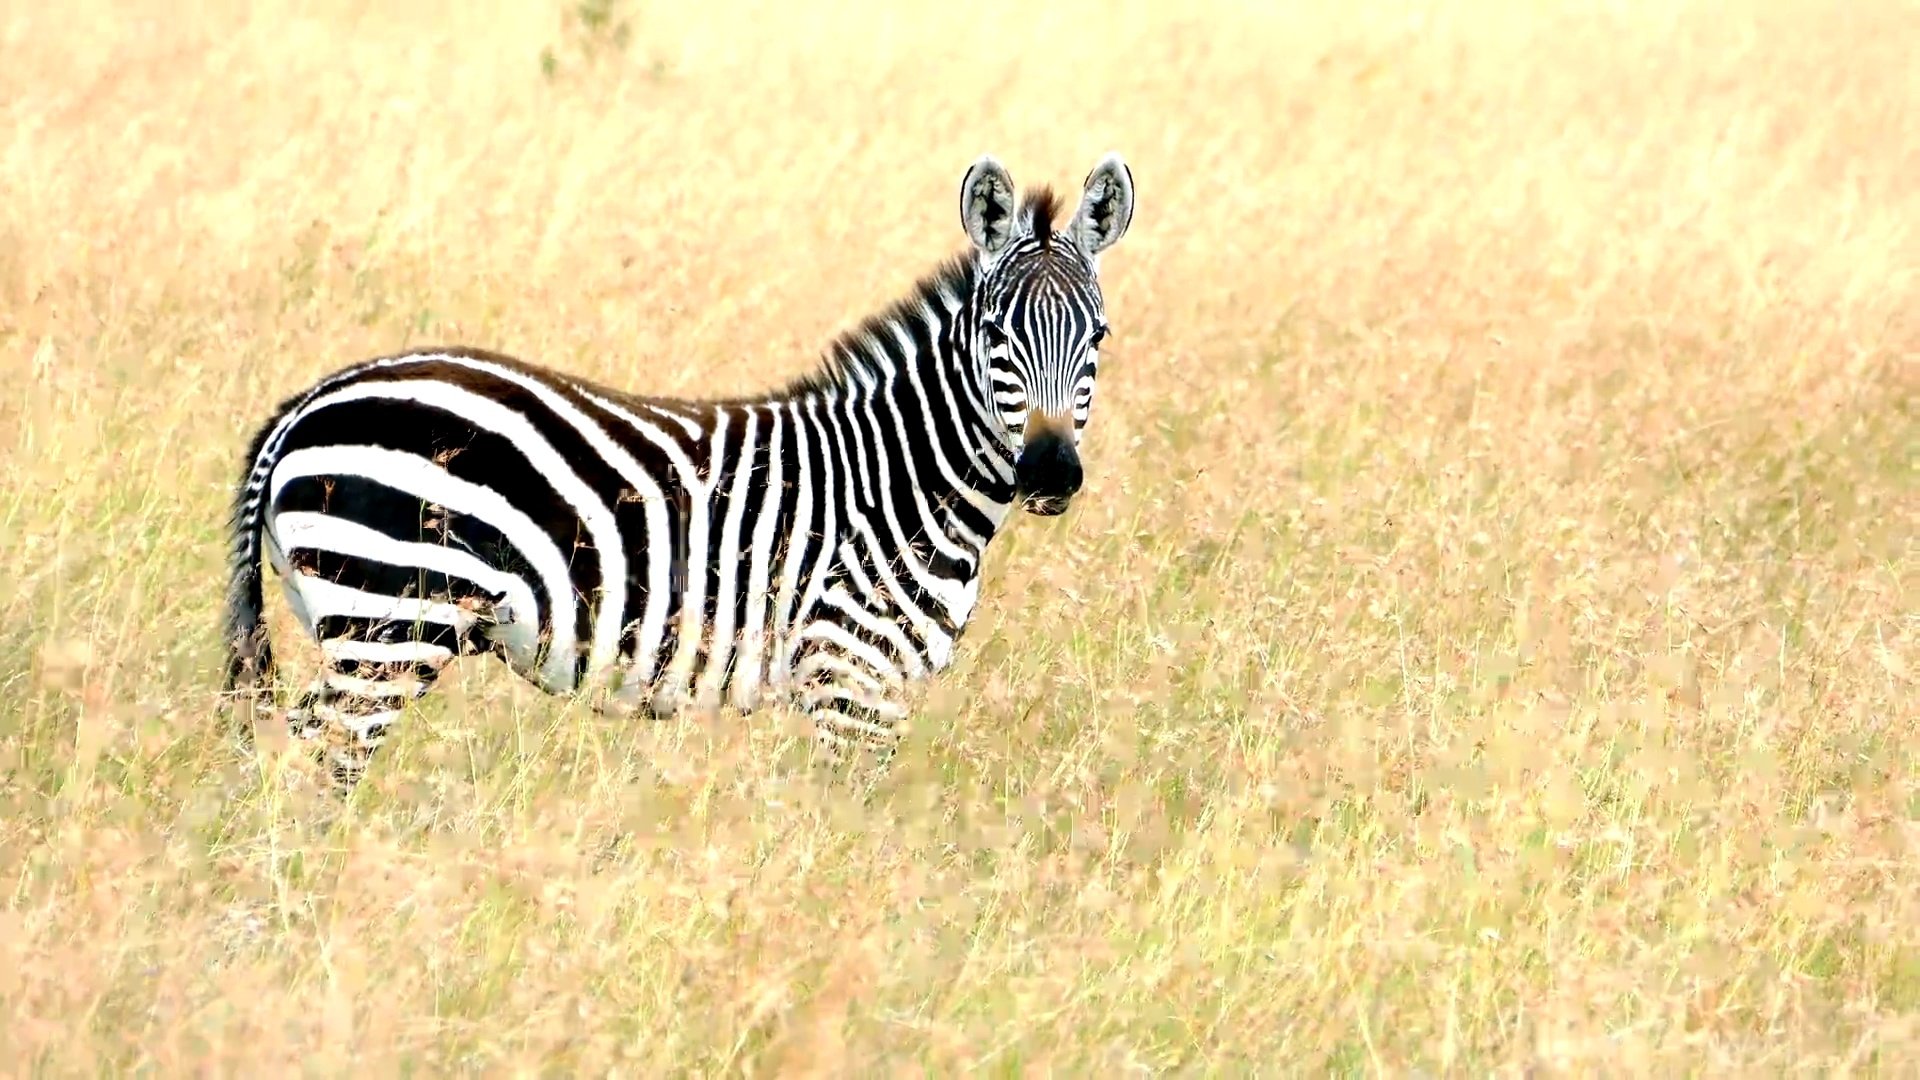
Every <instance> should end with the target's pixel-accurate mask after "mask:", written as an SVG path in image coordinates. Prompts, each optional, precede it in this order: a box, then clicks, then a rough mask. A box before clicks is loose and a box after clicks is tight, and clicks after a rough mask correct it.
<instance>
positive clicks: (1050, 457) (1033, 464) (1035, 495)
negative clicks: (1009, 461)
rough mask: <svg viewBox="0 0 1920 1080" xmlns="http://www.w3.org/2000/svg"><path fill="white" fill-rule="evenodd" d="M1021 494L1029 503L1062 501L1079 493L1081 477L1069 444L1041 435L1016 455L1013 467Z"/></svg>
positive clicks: (1056, 436) (1063, 439)
mask: <svg viewBox="0 0 1920 1080" xmlns="http://www.w3.org/2000/svg"><path fill="white" fill-rule="evenodd" d="M1014 473H1015V479H1016V480H1017V481H1018V482H1019V485H1020V491H1021V494H1023V495H1026V496H1027V497H1028V498H1030V499H1043V500H1062V501H1063V500H1065V499H1068V498H1070V497H1072V495H1073V494H1074V492H1077V491H1079V490H1080V484H1081V482H1082V481H1083V480H1084V479H1085V474H1084V473H1083V471H1082V470H1081V468H1080V453H1079V451H1077V450H1075V449H1074V446H1073V440H1072V439H1070V438H1067V437H1065V436H1062V435H1059V434H1056V433H1055V432H1052V431H1043V432H1041V433H1040V434H1038V435H1036V436H1035V437H1034V439H1033V440H1032V441H1031V442H1029V443H1027V445H1026V446H1025V447H1023V448H1022V449H1021V451H1020V459H1019V461H1017V462H1016V463H1015V465H1014Z"/></svg>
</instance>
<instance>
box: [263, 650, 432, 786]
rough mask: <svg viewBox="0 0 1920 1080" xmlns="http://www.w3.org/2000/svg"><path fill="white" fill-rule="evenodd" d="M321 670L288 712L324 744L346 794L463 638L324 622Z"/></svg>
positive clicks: (305, 734) (308, 736) (300, 730)
mask: <svg viewBox="0 0 1920 1080" xmlns="http://www.w3.org/2000/svg"><path fill="white" fill-rule="evenodd" d="M324 622H325V623H328V624H333V625H325V626H323V630H324V631H326V632H325V633H324V635H323V636H322V638H321V643H320V650H321V656H322V664H321V669H320V673H319V675H318V676H316V677H315V679H314V680H313V682H312V683H311V684H309V685H308V687H307V689H306V691H305V693H303V694H302V695H301V696H300V699H299V700H298V701H296V702H295V703H294V704H293V706H292V707H291V708H289V709H288V710H287V728H288V730H289V731H290V732H291V733H292V734H293V735H294V736H296V737H298V738H301V739H305V740H309V741H311V742H313V743H316V744H319V745H320V746H321V748H322V749H321V753H322V755H323V761H324V764H325V765H326V766H327V767H328V769H329V771H330V772H331V774H332V777H333V781H334V784H335V785H336V787H337V788H338V789H339V790H340V791H341V792H342V793H345V792H347V791H350V790H352V788H353V787H354V786H355V785H356V784H358V783H359V782H360V778H361V777H362V776H363V775H365V773H366V770H367V764H368V762H369V761H371V760H372V758H373V755H374V752H375V751H377V750H378V749H379V748H380V745H381V744H382V743H383V742H385V741H386V737H387V735H388V733H389V732H390V731H391V730H392V727H393V725H394V723H395V722H396V721H397V720H399V718H400V713H401V710H402V709H404V708H405V707H406V705H407V703H408V702H410V701H414V700H417V699H419V698H420V697H422V696H424V695H425V694H426V693H427V691H428V690H430V689H432V687H433V683H434V680H435V679H437V678H439V676H440V673H441V672H442V671H443V670H444V669H445V668H446V666H447V663H448V662H449V661H451V660H452V659H453V658H454V657H455V656H457V655H459V653H460V652H461V651H462V644H463V638H462V635H460V634H459V632H458V631H457V630H456V629H455V628H454V627H451V626H447V625H443V624H437V623H421V624H414V623H396V622H372V621H370V620H366V619H349V618H333V619H328V620H324Z"/></svg>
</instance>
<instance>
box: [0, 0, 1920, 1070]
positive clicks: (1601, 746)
mask: <svg viewBox="0 0 1920 1080" xmlns="http://www.w3.org/2000/svg"><path fill="white" fill-rule="evenodd" d="M583 16H584V17H583ZM1917 41H1920V9H1916V8H1914V7H1913V6H1912V5H1911V4H1905V3H1896V2H1892V0H1862V2H1859V3H1853V4H1846V5H1839V4H1817V3H1811V2H1807V3H1801V2H1795V0H1778V2H1752V3H1729V4H1713V5H1704V4H1703V5H1696V6H1692V7H1687V6H1678V5H1661V4H1652V3H1647V4H1635V3H1619V4H1571V3H1569V4H1558V5H1545V4H1542V5H1528V4H1520V3H1496V2H1493V0H1477V2H1476V0H1463V2H1460V3H1444V4H1443V3H1422V4H1399V5H1391V4H1384V3H1371V2H1361V3H1349V4H1342V5H1289V6H1286V8H1285V9H1284V10H1283V9H1282V7H1281V6H1280V5H1236V4H1228V3H1215V2H1212V0H1201V2H1199V3H1196V4H1193V5H1189V6H1187V7H1186V8H1185V9H1184V10H1183V11H1180V12H1176V10H1175V9H1174V8H1173V7H1172V6H1162V5H1148V4H1135V3H1127V4H1117V5H1093V4H1077V3H1076V4H1060V5H1049V6H1048V7H1047V8H1046V9H1045V10H1044V11H1037V12H1036V11H1029V10H1028V9H1027V8H1026V7H1025V6H1024V5H1014V4H1003V3H998V2H993V0H988V2H982V3H967V4H953V5H923V6H919V7H915V8H901V7H896V6H894V5H883V4H867V5H851V6H847V7H845V8H836V9H832V10H829V9H826V8H819V9H811V10H804V11H803V10H791V9H788V8H782V7H774V6H755V5H744V4H737V3H734V2H732V0H711V2H705V3H701V4H689V5H665V4H662V5H637V4H621V3H612V4H606V3H589V4H586V5H561V4H553V3H513V4H502V5H497V6H495V7H493V8H490V9H489V10H487V11H485V12H484V13H482V12H480V11H478V10H476V9H471V8H470V7H469V6H467V5H460V4H451V3H415V4H411V5H407V6H406V7H404V8H402V9H392V8H391V7H390V6H389V5H377V4H362V3H353V2H335V3H308V4H291V3H287V2H284V0H269V2H267V3H262V4H254V5H245V4H238V3H206V4H200V5H195V6H193V7H192V8H191V9H176V8H175V7H173V6H172V5H163V4H158V3H150V2H144V0H143V2H127V3H114V4H107V3H101V2H98V0H80V2H79V3H78V4H72V5H64V6H62V5H26V4H14V5H10V6H8V7H6V8H5V9H4V10H0V56H4V62H0V364H3V365H4V367H3V368H0V383H3V384H4V387H5V389H4V393H3V394H0V448H4V450H3V451H0V452H3V453H4V457H3V458H0V1017H4V1020H3V1021H0V1062H4V1063H5V1064H4V1068H5V1071H7V1072H9V1073H17V1074H26V1073H44V1074H48V1075H97V1074H101V1073H121V1072H128V1071H136V1070H138V1071H144V1072H151V1073H159V1074H180V1073H194V1074H262V1073H272V1072H277V1071H281V1070H286V1069H291V1068H298V1069H302V1070H305V1071H307V1072H309V1073H312V1074H319V1075H331V1074H338V1073H344V1072H347V1071H349V1070H370V1071H371V1072H373V1073H374V1074H391V1073H396V1072H402V1071H423V1072H427V1073H440V1072H446V1071H456V1072H479V1073H498V1072H520V1071H540V1072H552V1073H576V1072H585V1073H604V1072H609V1071H611V1072H619V1073H622V1074H627V1075H633V1074H640V1075H650V1074H660V1073H669V1072H681V1071H695V1072H699V1073H709V1072H724V1073H737V1072H744V1073H753V1074H765V1073H793V1072H801V1073H805V1072H818V1073H828V1074H845V1073H860V1074H865V1073H872V1072H880V1073H885V1074H894V1073H903V1072H907V1071H914V1072H924V1071H929V1070H930V1071H936V1072H941V1073H950V1072H955V1071H959V1070H962V1069H984V1070H986V1071H988V1072H990V1073H993V1074H1014V1073H1019V1074H1025V1073H1029V1072H1039V1073H1045V1072H1059V1073H1098V1074H1109V1075H1111V1074H1115V1073H1119V1072H1122V1071H1138V1070H1149V1071H1178V1072H1183V1073H1193V1072H1201V1073H1230V1074H1232V1073H1246V1072H1250V1071H1252V1072H1263V1073H1310V1074H1319V1073H1324V1072H1327V1071H1336V1072H1342V1073H1348V1072H1358V1073H1366V1074H1372V1073H1388V1074H1393V1073H1405V1072H1408V1071H1413V1070H1420V1071H1424V1072H1426V1073H1435V1072H1442V1071H1444V1072H1448V1073H1454V1072H1465V1073H1485V1072H1489V1071H1498V1072H1502V1073H1507V1072H1517V1071H1522V1070H1540V1071H1548V1072H1553V1073H1563V1072H1576V1073H1591V1072H1606V1073H1611V1074H1620V1073H1633V1074H1644V1073H1656V1074H1670V1073H1683V1072H1684V1073H1697V1072H1710V1073H1721V1074H1724V1073H1729V1072H1731V1073H1740V1074H1752V1073H1765V1074H1772V1073H1778V1072H1781V1071H1786V1070H1795V1069H1802V1068H1812V1069H1817V1070H1820V1071H1822V1072H1832V1071H1856V1072H1863V1073H1872V1074H1883V1075H1901V1074H1905V1075H1913V1074H1914V1072H1915V1069H1916V1066H1915V1062H1916V1061H1920V706H1916V704H1915V692H1916V686H1915V678H1916V669H1917V668H1920V649H1917V648H1916V633H1917V632H1920V622H1916V614H1915V612H1916V609H1917V608H1920V605H1916V597H1915V591H1916V589H1915V586H1916V582H1915V574H1914V570H1915V524H1916V516H1917V515H1916V508H1917V505H1920V504H1917V502H1916V495H1915V484H1914V479H1915V476H1914V469H1915V464H1916V458H1915V452H1916V446H1917V445H1920V425H1917V424H1916V416H1915V412H1916V408H1915V401H1916V389H1920V379H1916V368H1915V361H1916V359H1920V277H1917V276H1916V270H1917V269H1920V182H1916V178H1920V110H1916V108H1915V104H1916V102H1920V78H1917V77H1916V74H1915V72H1916V70H1917V69H1916V68H1915V66H1914V64H1913V54H1914V50H1915V43H1916V42H1917ZM1109 149H1114V150H1119V151H1120V152H1121V153H1123V154H1124V155H1125V156H1126V158H1127V161H1128V162H1129V164H1130V165H1131V167H1132V171H1133V177H1134V181H1135V184H1136V185H1137V192H1138V200H1139V201H1138V212H1137V214H1136V216H1135V218H1134V221H1133V224H1132V229H1131V231H1130V232H1129V233H1128V235H1127V237H1126V239H1125V240H1123V241H1122V242H1121V243H1120V244H1119V245H1118V246H1117V247H1116V248H1115V249H1114V250H1113V251H1111V252H1110V253H1108V254H1107V255H1106V256H1105V257H1104V258H1103V261H1102V271H1103V279H1104V287H1105V292H1106V303H1107V310H1108V314H1109V317H1110V319H1111V322H1112V325H1113V337H1112V339H1111V341H1110V342H1109V343H1108V345H1107V347H1106V348H1105V349H1104V350H1103V358H1104V362H1103V364H1102V366H1101V376H1102V378H1101V381H1100V392H1099V396H1098V397H1097V398H1096V401H1095V405H1094V415H1093V424H1092V426H1091V428H1090V429H1089V433H1088V436H1087V440H1086V442H1085V444H1084V445H1083V447H1082V450H1083V455H1084V459H1085V462H1086V466H1087V470H1088V486H1087V489H1086V490H1085V491H1083V492H1082V493H1081V496H1080V497H1079V499H1078V500H1077V501H1076V503H1075V505H1074V508H1073V510H1072V511H1071V512H1070V513H1069V514H1068V515H1066V516H1065V517H1063V518H1060V519H1054V520H1043V519H1039V518H1031V517H1028V518H1020V519H1017V520H1015V521H1014V522H1013V525H1012V528H1011V529H1010V531H1009V532H1008V533H1007V534H1006V535H1005V536H1004V538H1003V539H1002V540H1000V541H997V542H996V545H995V547H994V548H993V549H992V551H991V557H990V559H989V569H988V575H987V579H986V582H985V584H984V587H983V591H982V607H981V612H980V614H979V616H978V618H977V620H976V622H975V623H974V624H973V625H972V627H971V628H970V629H969V631H968V633H967V635H966V637H965V638H964V639H963V641H962V645H961V649H960V652H959V659H958V661H957V663H956V665H955V666H954V667H953V668H952V669H951V670H950V671H948V672H947V673H946V674H945V675H944V676H943V677H942V678H940V680H939V681H938V682H937V683H936V684H935V685H934V686H933V687H932V688H931V689H930V691H929V692H928V694H927V697H926V700H925V704H924V706H923V708H922V710H921V712H920V714H919V716H918V718H917V720H916V722H915V724H914V726H913V729H912V731H911V734H910V737H909V740H908V742H907V744H906V746H905V748H904V749H903V751H902V753H901V754H900V756H899V757H898V759H897V760H896V763H895V766H894V768H893V769H892V770H891V771H890V772H888V773H887V774H886V775H884V776H882V777H878V778H869V779H866V780H863V781H860V782H859V783H853V782H840V783H835V782H832V781H829V780H827V779H825V778H823V777H821V776H820V775H818V774H817V773H815V772H813V771H810V770H809V769H808V768H807V767H806V763H805V757H806V755H805V750H806V744H805V740H804V739H803V738H802V736H801V734H800V732H801V729H800V728H799V727H798V726H797V723H796V721H797V717H796V716H795V715H790V714H782V713H777V712H765V711H763V712H759V713H756V714H754V715H753V716H751V717H746V718H742V717H738V716H733V715H730V714H729V715H721V716H718V717H688V718H687V719H684V720H676V721H668V722H644V723H643V722H637V721H617V720H614V719H611V718H608V717H603V716H600V715H598V714H596V713H594V712H592V711H591V710H590V709H588V708H586V707H585V706H584V705H581V704H574V703H569V702H567V701H564V700H560V699H554V698H548V697H545V696H543V695H541V694H539V693H538V692H536V691H534V690H532V689H531V688H529V687H527V686H525V685H524V684H521V683H519V682H518V681H517V680H515V679H514V678H513V677H512V676H511V674H510V673H509V672H508V671H507V670H506V669H505V667H504V666H502V665H500V664H498V663H492V662H485V663H482V662H477V661H473V662H468V663H465V664H463V665H461V666H460V667H458V668H457V669H456V670H455V673H454V674H452V675H450V676H449V677H448V678H446V679H444V680H442V683H441V686H442V687H443V688H444V689H443V690H441V691H438V692H436V694H435V695H434V696H432V697H429V698H427V699H425V700H424V701H423V702H421V703H420V704H419V705H418V706H417V707H416V708H415V709H413V710H412V711H411V712H410V714H409V719H408V722H407V724H406V725H405V726H404V727H403V728H402V733H401V734H400V735H398V736H397V737H396V739H395V740H394V741H393V742H392V743H391V744H390V745H389V747H388V748H387V749H386V750H385V751H383V752H382V754H381V756H380V757H379V758H378V759H377V760H376V763H375V766H374V768H373V770H372V772H371V773H370V775H369V777H368V779H367V781H366V782H365V783H364V784H363V785H362V786H361V789H360V790H359V791H358V792H357V793H356V794H355V795H354V797H353V798H352V799H351V800H349V801H347V802H346V803H345V804H344V805H342V804H338V803H336V802H334V801H332V800H331V797H330V796H327V795H325V794H323V793H321V792H320V791H318V790H316V788H315V787H314V785H312V784H311V783H310V782H307V781H306V780H305V779H304V778H303V775H302V771H301V768H300V761H301V760H302V759H300V758H299V757H298V755H297V754H290V753H282V752H281V751H280V750H279V749H278V747H277V744H276V743H274V742H273V740H271V739H268V740H265V741H264V742H263V743H262V748H261V750H260V751H259V752H257V753H256V752H255V751H253V750H249V749H247V748H245V747H244V746H243V745H242V744H241V743H240V742H239V741H238V740H236V738H235V737H234V736H233V734H232V731H231V723H232V721H231V719H230V717H229V716H228V714H227V713H225V712H223V711H222V710H221V708H220V705H219V699H218V690H219V677H220V669H221V664H222V651H221V642H220V640H219V624H220V612H221V604H222V599H223V596H222V594H223V591H224V588H225V569H224V561H225V551H226V545H227V540H226V533H225V515H226V510H227V504H228V500H229V498H230V496H231V491H232V487H233V485H234V483H235V482H236V481H237V479H238V476H239V472H240V469H241V465H242V460H241V457H242V454H243V453H244V450H245V446H246V441H247V437H248V435H249V434H250V432H251V430H252V428H253V426H254V425H256V424H258V423H260V422H261V421H262V420H264V419H265V418H266V416H267V415H268V413H269V412H270V411H271V408H272V407H273V405H274V404H275V403H277V402H278V401H279V400H280V399H282V398H283V397H286V396H288V395H291V394H293V393H294V392H296V391H298V390H300V389H301V388H303V387H304V386H305V385H306V384H307V383H308V382H309V381H310V380H312V379H314V378H316V377H317V376H319V375H321V374H323V373H325V372H327V371H329V370H331V369H333V368H335V367H338V366H341V365H344V364H346V363H348V362H351V361H354V360H358V359H361V358H364V357H367V356H371V355H376V354H379V353H384V352H391V351H395V350H397V349H399V348H402V347H405V346H409V345H427V344H450V343H462V344H470V345H477V346H482V347H486V348H492V349H499V350H504V351H507V352H511V353H515V354H517V355H520V356H524V357H526V358H528V359H533V360H537V361H540V362H543V363H548V364H552V365H554V366H557V367H561V368H564V369H567V370H569V371H574V372H578V373H580V374H583V375H586V376H589V377H591V378H595V379H598V380H602V381H605V382H608V383H611V384H614V385H618V386H623V387H627V388H630V389H632V390H635V391H643V392H652V393H675V394H734V393H743V392H747V391H752V390H756V389H760V388H763V387H767V386H770V385H773V384H775V383H780V382H784V381H786V380H787V379H790V378H791V377H793V376H795V375H797V374H799V373H801V372H803V371H806V370H808V369H809V368H810V367H812V366H813V365H814V364H815V362H816V359H817V357H818V356H819V355H820V350H821V349H822V348H823V347H824V346H825V344H826V343H827V342H828V341H829V340H830V338H831V337H832V335H833V334H835V333H836V332H838V331H839V330H841V329H844V328H846V327H848V326H850V325H852V324H853V323H854V322H855V321H856V320H858V319H859V318H860V317H862V316H864V315H866V314H869V313H871V312H873V311H876V310H878V309H879V308H881V307H882V306H884V305H885V304H886V303H887V302H888V301H890V300H892V299H894V298H895V297H896V296H898V295H900V294H901V293H902V292H903V291H904V290H905V288H906V287H907V286H908V285H909V284H910V283H911V282H912V281H914V280H915V279H916V278H917V277H919V276H920V275H922V274H924V273H926V272H927V271H929V270H930V269H932V268H933V267H934V266H935V265H936V264H937V263H938V261H939V260H940V259H942V258H943V257H945V256H947V255H948V254H950V253H953V252H956V251H958V250H959V249H960V247H961V245H963V244H964V243H965V237H964V235H963V233H962V232H961V229H960V223H959V218H958V213H957V206H956V202H957V197H956V194H957V189H958V184H959V180H960V177H961V174H962V173H963V172H964V171H965V169H966V167H967V165H968V164H969V163H970V162H971V161H972V160H973V159H974V158H975V157H976V156H977V155H979V154H980V153H982V152H992V153H994V154H996V155H998V156H999V157H1000V158H1001V159H1002V160H1003V161H1004V162H1005V163H1006V164H1007V166H1008V168H1009V169H1010V171H1011V172H1012V174H1013V177H1014V179H1015V181H1016V182H1018V183H1020V184H1021V185H1022V186H1023V187H1025V186H1031V185H1037V184H1041V183H1051V184H1054V185H1056V186H1057V187H1059V188H1061V189H1063V190H1065V191H1068V192H1073V193H1075V194H1076V195H1077V192H1078V188H1079V184H1080V180H1081V178H1082V177H1083V176H1084V175H1085V174H1086V171H1087V170H1088V169H1089V168H1090V167H1091V166H1092V164H1093V162H1094V161H1095V160H1096V159H1097V158H1098V156H1099V155H1100V154H1101V153H1103V152H1105V151H1107V150H1109ZM268 596H269V604H270V613H271V615H272V618H273V622H274V626H275V629H276V631H277V632H279V633H282V634H285V633H287V632H289V631H290V629H291V627H290V620H289V619H288V617H287V613H286V607H285V603H284V601H283V600H282V598H281V595H280V592H279V586H278V584H277V583H276V582H275V581H274V579H271V578H269V594H268ZM286 640H289V641H291V640H292V639H286ZM281 652H282V655H283V656H284V657H285V658H286V660H287V663H288V665H289V667H290V668H291V670H288V671H286V672H284V673H283V678H284V680H285V683H286V684H287V685H289V686H291V685H295V684H297V683H299V682H304V681H305V678H306V676H307V673H308V671H309V670H310V668H311V665H312V664H313V663H314V661H315V659H316V657H315V656H314V655H313V652H314V650H312V649H311V648H306V647H303V646H302V645H301V644H300V643H298V642H294V643H292V644H290V645H286V646H283V647H282V649H281Z"/></svg>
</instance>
